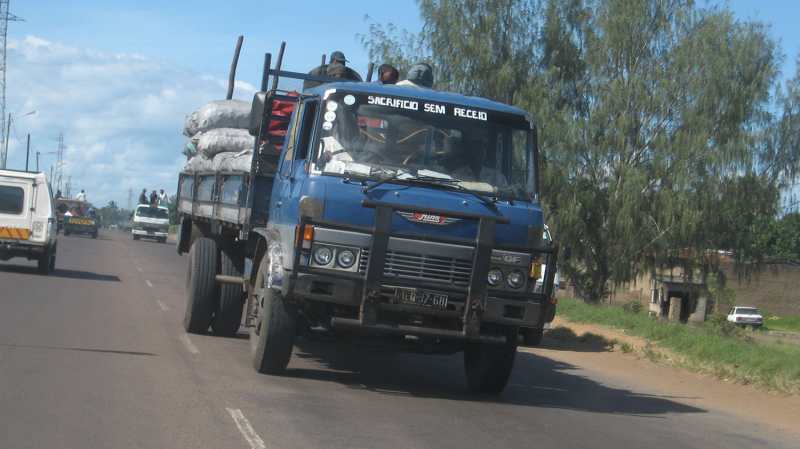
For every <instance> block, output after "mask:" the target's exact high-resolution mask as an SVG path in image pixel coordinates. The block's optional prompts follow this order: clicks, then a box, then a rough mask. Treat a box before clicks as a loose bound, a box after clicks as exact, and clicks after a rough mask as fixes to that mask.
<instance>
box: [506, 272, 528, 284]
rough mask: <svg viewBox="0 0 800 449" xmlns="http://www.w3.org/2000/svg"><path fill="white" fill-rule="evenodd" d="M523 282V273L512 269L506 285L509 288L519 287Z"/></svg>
mask: <svg viewBox="0 0 800 449" xmlns="http://www.w3.org/2000/svg"><path fill="white" fill-rule="evenodd" d="M523 284H525V275H524V274H522V273H521V272H519V271H517V270H514V271H512V272H511V273H509V274H508V285H510V286H511V288H520V287H522V285H523Z"/></svg>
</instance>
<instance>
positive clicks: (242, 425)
mask: <svg viewBox="0 0 800 449" xmlns="http://www.w3.org/2000/svg"><path fill="white" fill-rule="evenodd" d="M228 413H230V414H231V416H232V417H233V420H234V421H236V426H237V427H239V431H240V432H242V435H244V437H245V438H246V439H247V442H248V443H250V447H251V448H253V449H266V448H267V446H266V445H265V444H264V440H262V439H261V437H259V436H258V435H257V434H256V431H255V430H253V428H252V427H251V426H250V422H249V421H247V418H245V417H244V414H243V413H242V411H241V410H239V409H238V408H237V409H233V408H229V409H228Z"/></svg>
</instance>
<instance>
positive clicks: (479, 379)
mask: <svg viewBox="0 0 800 449" xmlns="http://www.w3.org/2000/svg"><path fill="white" fill-rule="evenodd" d="M495 326H496V329H497V331H498V332H496V334H501V335H504V336H505V337H506V342H505V344H502V345H493V344H488V343H467V345H466V347H465V348H464V371H465V372H466V374H467V384H468V385H469V389H470V390H472V391H475V392H478V393H488V394H498V393H500V392H501V391H503V389H504V388H505V387H506V384H507V383H508V378H509V377H511V370H512V369H513V368H514V358H515V357H516V355H517V336H518V329H517V328H516V327H513V326H499V325H494V326H493V327H495ZM503 327H505V329H503Z"/></svg>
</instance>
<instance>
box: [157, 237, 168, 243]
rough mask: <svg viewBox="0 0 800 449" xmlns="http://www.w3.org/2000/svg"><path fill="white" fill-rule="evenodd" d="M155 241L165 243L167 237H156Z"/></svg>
mask: <svg viewBox="0 0 800 449" xmlns="http://www.w3.org/2000/svg"><path fill="white" fill-rule="evenodd" d="M156 241H157V242H158V243H167V238H166V237H159V238H157V239H156Z"/></svg>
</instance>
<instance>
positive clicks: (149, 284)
mask: <svg viewBox="0 0 800 449" xmlns="http://www.w3.org/2000/svg"><path fill="white" fill-rule="evenodd" d="M144 283H145V284H147V286H148V287H152V286H153V283H152V282H150V281H148V280H147V279H145V281H144Z"/></svg>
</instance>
